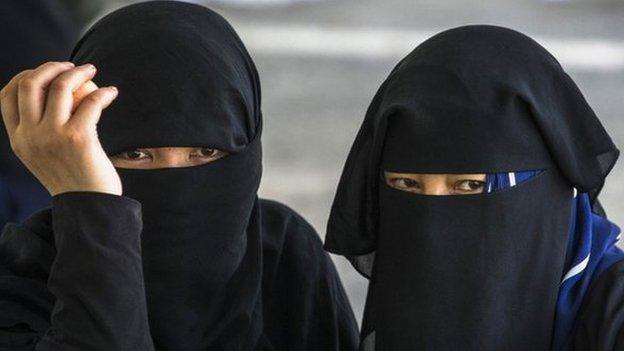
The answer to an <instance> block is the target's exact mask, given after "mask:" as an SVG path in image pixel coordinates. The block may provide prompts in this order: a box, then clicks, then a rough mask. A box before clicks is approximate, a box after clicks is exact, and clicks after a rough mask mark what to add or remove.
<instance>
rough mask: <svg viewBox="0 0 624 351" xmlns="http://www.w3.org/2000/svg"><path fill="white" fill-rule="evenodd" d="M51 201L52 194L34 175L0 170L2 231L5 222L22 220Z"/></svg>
mask: <svg viewBox="0 0 624 351" xmlns="http://www.w3.org/2000/svg"><path fill="white" fill-rule="evenodd" d="M50 202H51V198H50V195H49V194H48V192H47V191H46V189H45V188H44V187H43V186H42V185H41V184H39V183H38V182H37V181H36V179H35V178H34V177H33V176H32V175H30V174H25V175H24V174H21V173H17V172H15V173H13V172H7V173H2V172H1V171H0V233H2V228H4V225H5V224H7V223H9V222H18V223H19V222H22V221H23V220H25V219H26V218H28V217H29V216H30V215H31V214H33V213H34V212H36V211H38V210H40V209H42V208H44V207H48V206H50Z"/></svg>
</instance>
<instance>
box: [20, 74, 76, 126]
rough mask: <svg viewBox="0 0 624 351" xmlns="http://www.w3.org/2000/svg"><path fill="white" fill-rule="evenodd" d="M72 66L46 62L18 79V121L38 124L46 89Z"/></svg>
mask: <svg viewBox="0 0 624 351" xmlns="http://www.w3.org/2000/svg"><path fill="white" fill-rule="evenodd" d="M73 66H74V64H73V63H71V62H47V63H44V64H43V65H41V66H39V67H37V68H36V69H35V70H34V71H32V72H31V73H30V74H28V75H25V76H24V77H23V78H22V79H20V81H19V83H18V94H17V101H18V107H19V116H20V120H23V121H24V122H26V123H33V124H36V123H39V121H40V120H41V117H42V116H41V115H42V114H43V108H44V105H45V95H46V89H47V88H48V86H49V85H50V83H51V82H52V81H53V80H54V78H56V77H57V76H59V75H60V74H61V73H63V72H65V71H68V70H70V69H71V68H72V67H73Z"/></svg>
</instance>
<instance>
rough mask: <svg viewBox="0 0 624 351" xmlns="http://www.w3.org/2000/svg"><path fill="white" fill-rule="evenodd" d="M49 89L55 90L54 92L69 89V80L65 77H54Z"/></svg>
mask: <svg viewBox="0 0 624 351" xmlns="http://www.w3.org/2000/svg"><path fill="white" fill-rule="evenodd" d="M50 89H51V90H53V91H55V92H63V91H65V90H67V89H69V81H67V80H66V79H63V78H59V79H56V80H55V81H54V82H52V84H51V85H50Z"/></svg>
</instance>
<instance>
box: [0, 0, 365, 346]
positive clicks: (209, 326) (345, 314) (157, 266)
mask: <svg viewBox="0 0 624 351" xmlns="http://www.w3.org/2000/svg"><path fill="white" fill-rule="evenodd" d="M72 61H73V62H75V63H76V64H83V63H92V64H94V65H95V66H96V67H97V68H98V74H97V76H96V77H95V79H94V81H95V83H97V84H98V85H99V86H105V85H114V86H116V87H118V89H119V91H120V95H119V97H118V99H117V100H116V102H115V103H114V104H113V105H111V106H110V108H109V109H107V110H106V111H104V112H103V114H102V117H101V119H100V122H99V124H98V136H99V139H100V142H101V144H102V147H103V148H104V150H105V151H106V153H107V154H108V155H109V156H113V155H116V154H119V153H121V152H124V151H128V150H134V149H137V148H152V147H168V146H176V147H208V148H211V149H218V150H221V151H223V152H227V153H228V155H227V156H225V157H224V158H222V159H219V160H217V161H214V162H211V163H207V164H203V165H200V166H193V167H178V168H161V169H149V170H147V169H123V168H117V172H118V173H119V176H120V178H121V181H122V184H123V194H124V197H117V198H114V199H111V196H105V195H102V194H99V195H100V198H95V199H93V198H92V197H97V196H95V195H94V194H93V193H91V194H89V193H79V192H78V193H65V194H60V195H58V196H55V197H54V199H53V207H52V210H51V212H50V210H48V211H44V212H41V213H38V214H37V215H36V216H35V217H33V218H31V220H29V221H27V222H26V223H25V225H24V226H22V227H18V226H8V227H7V229H6V232H5V234H4V235H3V240H2V242H0V252H2V256H1V257H2V262H1V263H2V267H3V268H4V272H3V275H2V276H0V292H2V291H4V292H5V294H6V296H13V297H11V298H5V299H4V300H3V301H1V302H0V303H2V304H3V305H6V306H7V307H8V309H7V310H8V311H10V312H9V313H8V314H4V315H3V316H1V317H0V330H1V331H2V333H3V334H0V345H2V342H7V343H11V342H13V343H17V342H18V341H19V342H22V343H23V344H24V347H34V345H35V344H37V345H38V346H37V350H52V349H53V347H61V348H62V349H64V350H70V349H71V350H73V349H85V348H84V347H86V348H88V349H90V350H91V349H102V350H113V349H115V350H117V349H119V350H121V349H130V348H132V349H146V350H147V349H156V350H208V349H211V350H350V349H354V348H355V345H356V341H355V340H356V338H357V326H356V324H355V321H354V318H353V315H352V312H351V309H350V306H349V303H348V301H347V299H346V295H345V293H344V290H343V288H342V285H341V283H340V280H339V278H338V275H337V273H336V271H335V268H334V266H333V264H332V262H331V260H330V259H329V256H328V255H327V254H326V253H324V252H323V250H322V247H321V244H320V240H319V239H318V236H317V234H316V233H315V232H314V230H313V229H312V228H311V227H310V226H309V224H307V223H306V222H305V221H304V220H303V219H302V218H301V217H300V216H298V215H297V214H296V213H294V212H293V211H292V210H290V209H289V208H287V207H286V206H284V205H281V204H279V203H276V202H272V201H266V200H260V199H258V196H257V195H256V192H257V190H258V185H259V182H260V177H261V173H262V163H261V155H262V153H261V143H260V135H261V130H262V113H261V110H260V84H259V80H258V74H257V72H256V69H255V66H254V64H253V62H252V60H251V58H250V56H249V54H248V53H247V51H246V49H245V47H244V45H243V44H242V42H241V41H240V39H239V38H238V36H237V35H236V33H235V32H234V30H233V29H232V27H231V26H230V25H229V24H228V23H227V22H226V21H225V20H224V19H223V18H222V17H221V16H219V15H218V14H216V13H214V12H212V11H210V10H208V9H206V8H204V7H201V6H198V5H191V4H185V3H179V2H170V1H154V2H146V3H141V4H137V5H131V6H128V7H126V8H123V9H120V10H118V11H115V12H113V13H112V14H110V15H108V16H106V17H104V18H103V19H102V20H100V21H99V22H98V23H96V24H95V25H94V26H93V27H92V28H91V29H90V30H89V31H88V32H87V33H86V34H85V36H84V37H83V38H82V39H81V40H80V41H79V42H78V44H77V45H76V47H75V49H74V51H73V54H72ZM113 197H114V196H113ZM116 202H123V203H121V204H118V203H116ZM79 204H80V206H81V207H83V208H87V209H89V208H90V207H93V206H95V207H97V209H95V210H94V209H91V210H90V211H88V212H86V213H85V212H81V211H80V210H78V209H76V208H75V206H78V205H79ZM124 208H125V212H123V211H124ZM120 211H122V212H123V213H121V214H119V218H117V220H115V219H113V223H114V225H113V224H110V223H108V222H107V221H106V220H104V219H102V218H99V217H97V215H98V213H104V216H105V217H106V216H108V217H110V216H113V215H114V214H116V213H120ZM108 217H106V218H108ZM137 217H140V218H142V231H141V237H140V248H139V247H137V246H136V245H137V243H138V241H137V240H136V237H134V238H133V237H131V235H130V234H132V233H130V234H128V233H125V234H124V233H123V232H125V231H129V229H128V228H133V227H137V226H138V227H140V222H139V223H137ZM124 221H125V222H128V223H124ZM50 222H51V225H52V228H49V224H50ZM46 226H47V227H46ZM67 227H69V228H71V229H70V230H68V232H70V233H65V232H64V229H65V228H67ZM50 229H52V231H53V233H51V232H50ZM83 231H86V233H85V232H83ZM94 231H95V232H97V233H93V232H94ZM111 232H113V233H111ZM76 234H78V235H76ZM102 236H107V237H108V238H102ZM128 236H130V238H127V237H128ZM107 239H108V240H107ZM51 240H52V241H53V242H55V245H52V244H53V242H51ZM102 240H105V242H104V243H103V242H102ZM110 241H113V242H112V243H111V242H110ZM133 245H134V246H133ZM18 251H19V252H18ZM42 251H44V252H45V253H46V254H45V255H43V254H42ZM94 252H95V256H96V258H97V257H99V256H98V253H102V255H103V257H105V258H102V259H101V260H93V259H90V258H86V259H85V260H81V257H82V255H88V254H94ZM115 257H117V259H114V258H115ZM81 262H83V265H81V266H79V265H77V264H79V263H81ZM137 263H138V264H137ZM102 265H106V266H107V267H102ZM35 267H37V268H38V269H35ZM84 272H90V273H91V274H90V275H91V276H93V275H94V276H97V278H95V277H94V278H88V277H85V276H84V275H85V273H84ZM98 274H99V276H98ZM76 277H78V278H80V277H84V279H86V281H81V282H80V284H77V283H76V282H75V280H76ZM29 278H30V279H35V281H37V279H39V280H43V279H47V280H48V286H47V288H48V289H49V292H48V291H47V290H44V287H45V284H44V283H43V282H41V281H39V283H38V284H35V286H29V284H31V283H28V282H26V280H27V279H29ZM89 279H93V280H89ZM31 285H32V284H31ZM18 286H19V287H20V288H19V289H18ZM143 291H144V294H143ZM50 292H51V293H52V294H53V295H54V298H55V299H56V301H55V302H53V301H51V300H50V299H51V298H52V296H50ZM0 294H1V293H0ZM42 295H43V296H44V297H43V298H42V297H41V296H42ZM0 296H3V295H0ZM42 304H43V306H44V307H43V308H42V307H41V305H42ZM35 305H36V306H39V307H38V308H37V309H35V308H34V307H32V306H35ZM52 306H54V309H51V308H52ZM25 311H28V312H25ZM50 313H51V320H48V318H47V317H49V314H50ZM50 330H52V331H53V332H50ZM14 331H19V333H18V332H14ZM44 333H45V336H44ZM2 335H5V338H3V337H2ZM7 335H8V336H7ZM40 337H41V338H42V341H41V342H38V338H40ZM28 338H30V339H28ZM11 339H15V340H18V341H11ZM29 340H30V341H29ZM27 349H30V348H27Z"/></svg>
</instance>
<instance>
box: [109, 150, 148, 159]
mask: <svg viewBox="0 0 624 351" xmlns="http://www.w3.org/2000/svg"><path fill="white" fill-rule="evenodd" d="M114 157H116V158H120V159H123V160H130V161H138V160H143V159H145V158H149V157H151V156H150V155H149V154H148V153H147V152H145V151H141V150H140V149H135V150H130V151H124V152H122V153H120V154H117V155H115V156H114Z"/></svg>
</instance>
